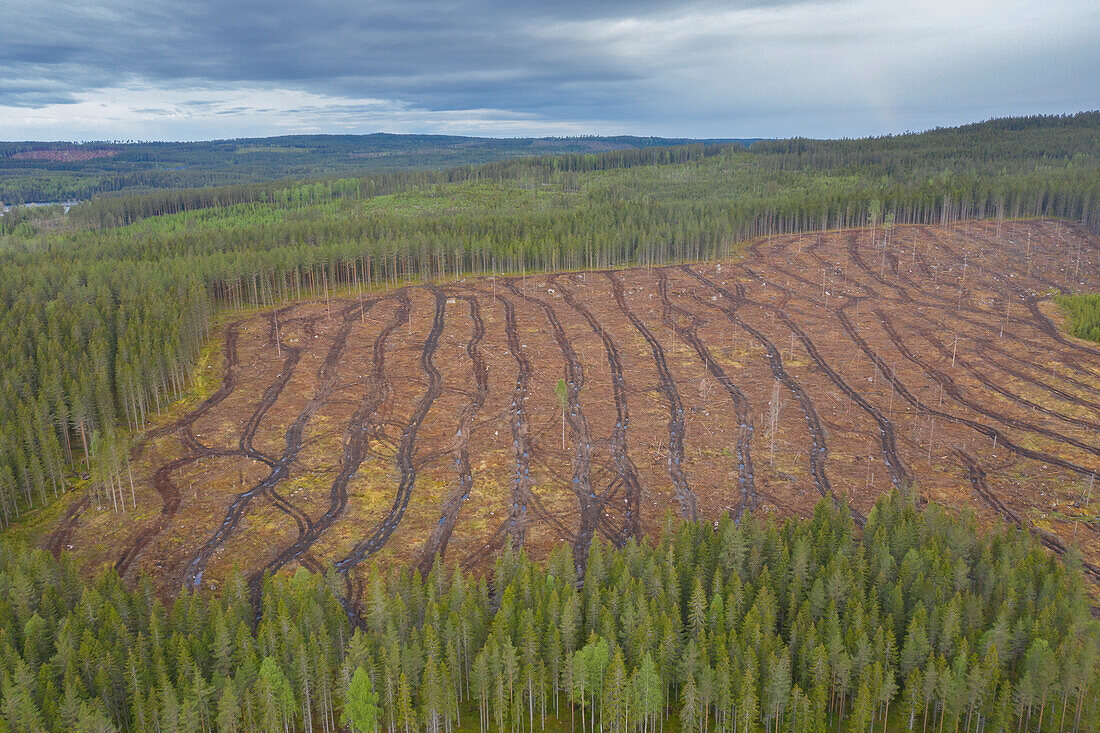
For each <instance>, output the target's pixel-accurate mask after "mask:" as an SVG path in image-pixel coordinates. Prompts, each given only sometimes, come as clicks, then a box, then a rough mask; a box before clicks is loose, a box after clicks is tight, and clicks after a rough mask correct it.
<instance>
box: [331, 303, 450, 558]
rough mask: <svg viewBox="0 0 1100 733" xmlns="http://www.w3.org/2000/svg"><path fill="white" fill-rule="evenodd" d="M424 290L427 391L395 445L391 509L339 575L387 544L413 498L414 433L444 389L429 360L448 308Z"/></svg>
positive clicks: (423, 365) (423, 362)
mask: <svg viewBox="0 0 1100 733" xmlns="http://www.w3.org/2000/svg"><path fill="white" fill-rule="evenodd" d="M426 287H427V289H428V290H430V291H431V293H432V295H433V296H434V297H435V316H434V319H433V321H432V329H431V331H429V332H428V337H427V339H425V341H424V347H423V349H422V350H421V353H420V368H421V369H422V370H423V371H424V373H425V374H426V375H427V377H428V388H427V390H426V391H425V393H424V395H423V397H421V398H420V402H419V403H417V406H416V409H415V410H414V411H413V414H412V417H411V418H410V419H409V422H408V423H407V424H406V425H405V428H404V430H403V431H402V432H401V442H400V444H399V445H398V448H397V455H396V457H395V459H394V462H395V463H396V464H397V470H398V472H399V474H400V478H399V480H398V483H397V493H396V495H395V496H394V499H393V506H391V507H390V511H389V513H388V514H387V515H386V517H385V518H384V519H382V521H381V522H379V523H378V524H377V525H376V526H375V528H374V530H373V531H372V532H371V533H370V534H369V535H368V536H367V537H365V538H363V539H361V540H359V541H358V542H356V543H355V546H354V547H352V549H351V551H350V552H348V554H347V555H346V556H345V557H344V558H343V559H341V560H340V561H338V562H337V563H336V569H337V570H338V571H340V572H342V573H347V572H348V571H349V570H351V569H352V568H354V567H355V566H356V565H358V564H359V563H360V562H362V561H363V558H364V557H366V556H367V555H370V554H372V553H374V552H377V551H378V550H379V549H380V548H381V547H382V546H383V545H384V544H386V540H388V539H389V538H390V535H391V534H393V532H394V530H395V529H397V525H398V524H400V523H401V518H402V517H403V516H404V515H405V509H406V507H408V505H409V499H410V498H411V496H412V490H413V485H414V484H415V483H416V467H415V466H414V465H413V453H414V451H415V449H416V434H417V431H419V430H420V425H421V424H422V423H423V422H424V418H425V417H427V415H428V411H429V410H431V409H432V403H433V402H435V399H436V398H437V397H438V396H439V393H440V392H441V391H442V389H443V387H442V385H443V376H442V375H441V374H440V373H439V369H437V368H436V366H435V363H434V362H433V361H432V357H433V356H434V355H435V350H436V348H437V347H438V346H439V336H440V334H442V333H443V316H444V314H445V312H446V309H447V297H446V296H445V295H444V294H443V291H442V290H440V289H439V288H438V287H436V286H434V285H428V286H426Z"/></svg>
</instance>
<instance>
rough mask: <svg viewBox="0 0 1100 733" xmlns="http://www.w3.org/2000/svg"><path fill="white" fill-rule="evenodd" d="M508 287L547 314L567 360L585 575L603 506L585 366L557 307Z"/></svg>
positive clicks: (576, 554) (576, 541)
mask: <svg viewBox="0 0 1100 733" xmlns="http://www.w3.org/2000/svg"><path fill="white" fill-rule="evenodd" d="M504 287H506V288H507V289H508V290H509V291H510V292H511V293H512V294H513V295H515V296H516V297H517V298H520V299H521V300H524V301H527V302H529V303H531V304H533V305H535V306H537V307H538V308H540V309H541V310H542V312H543V314H544V315H545V316H546V321H547V323H549V324H550V329H551V331H552V332H553V334H554V341H555V342H556V343H557V345H558V349H559V350H560V351H561V355H562V358H563V359H564V360H565V385H566V423H567V424H568V425H569V432H570V435H571V436H572V438H573V475H572V477H571V479H572V480H571V488H572V490H573V493H574V494H575V495H576V497H577V502H578V504H579V505H580V528H579V529H578V530H577V532H576V535H575V536H574V538H573V560H574V562H575V563H576V565H577V573H578V575H581V576H583V574H584V571H585V568H586V567H587V566H588V548H589V546H590V545H591V544H592V536H593V534H594V533H595V531H596V525H597V522H598V516H599V512H600V510H601V508H602V507H601V506H600V505H599V503H598V501H597V497H596V493H595V492H594V491H593V490H592V479H591V474H590V470H591V457H592V438H591V435H590V434H589V432H588V421H587V420H586V419H585V417H584V410H583V409H582V408H581V404H580V398H579V393H580V390H581V388H582V387H583V386H584V368H583V367H582V366H581V362H580V359H578V358H577V352H576V351H575V350H574V349H573V344H572V343H571V342H570V341H569V337H568V336H567V335H566V333H565V329H564V328H562V325H561V321H560V320H558V315H557V313H556V312H555V311H554V308H553V306H551V305H550V304H549V303H546V302H544V301H543V300H541V299H539V298H536V297H534V296H531V295H528V294H527V293H525V292H524V291H523V290H522V289H520V288H519V287H517V286H516V284H515V281H514V279H508V280H505V281H504Z"/></svg>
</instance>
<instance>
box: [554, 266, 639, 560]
mask: <svg viewBox="0 0 1100 733" xmlns="http://www.w3.org/2000/svg"><path fill="white" fill-rule="evenodd" d="M549 280H550V282H552V283H553V284H554V285H556V286H557V288H558V289H559V290H560V291H561V294H562V298H563V299H564V300H565V302H566V303H568V304H569V306H570V307H571V308H573V310H575V311H576V312H577V313H579V314H580V315H581V317H582V318H584V320H585V321H586V322H587V323H588V326H589V328H591V329H592V331H593V333H595V334H596V335H597V336H599V337H600V341H602V342H603V348H604V354H605V356H606V357H607V367H608V369H609V370H610V372H611V394H612V399H613V400H614V402H615V428H614V429H613V430H612V431H611V440H610V449H611V460H612V464H613V465H614V467H615V473H616V474H617V475H618V478H619V481H620V482H622V484H623V487H624V491H625V494H626V517H625V520H624V522H623V526H622V529H620V530H617V531H615V532H613V535H618V541H617V543H616V544H620V545H621V544H622V543H624V542H625V541H626V540H627V539H628V538H630V537H637V536H639V534H640V533H641V503H642V486H641V482H640V481H639V479H638V469H637V467H635V465H634V461H632V460H631V459H630V454H629V452H628V450H627V443H626V433H627V430H628V428H629V426H630V409H629V407H628V405H627V400H626V379H625V378H624V377H623V363H622V358H621V357H620V355H619V346H618V344H616V343H615V340H614V339H613V338H612V337H611V334H609V333H608V332H607V330H606V329H604V327H603V326H601V325H600V323H599V321H597V320H596V318H595V316H593V315H592V312H591V311H590V310H588V308H587V307H586V306H585V305H584V304H582V303H580V302H579V301H578V300H577V299H576V297H574V295H573V293H572V292H571V291H570V290H569V289H568V288H567V287H566V286H564V285H562V283H561V278H560V277H559V276H558V275H552V276H551V277H550V278H549ZM609 492H610V489H609V490H608V492H604V493H605V496H603V497H601V499H602V501H601V502H600V504H601V506H606V505H607V502H608V501H609V499H610V495H609Z"/></svg>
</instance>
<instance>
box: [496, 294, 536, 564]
mask: <svg viewBox="0 0 1100 733" xmlns="http://www.w3.org/2000/svg"><path fill="white" fill-rule="evenodd" d="M494 297H495V298H496V300H497V301H499V302H500V304H501V305H502V306H504V333H505V337H506V339H507V342H508V351H509V353H510V354H511V355H512V358H513V359H514V360H515V362H516V385H515V387H514V388H513V390H512V404H511V405H510V406H509V408H508V416H509V420H508V422H509V424H510V425H511V428H512V453H513V455H514V457H515V463H516V468H515V473H514V474H513V475H512V509H511V512H510V514H509V517H508V522H507V524H506V525H505V527H506V530H507V532H508V534H509V535H510V536H511V538H512V544H513V545H515V546H516V547H522V546H523V543H524V542H525V541H526V540H527V505H528V503H529V502H530V499H531V446H530V442H529V441H530V439H529V436H530V426H529V424H528V421H527V408H526V406H525V400H526V399H527V391H528V388H529V386H530V383H531V360H530V359H528V358H527V355H526V354H525V353H523V348H522V345H521V344H520V342H519V324H518V322H517V320H516V306H515V304H514V303H512V301H510V300H508V299H507V298H505V297H504V296H503V295H499V294H496V293H494Z"/></svg>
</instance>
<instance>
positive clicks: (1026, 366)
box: [51, 221, 1100, 593]
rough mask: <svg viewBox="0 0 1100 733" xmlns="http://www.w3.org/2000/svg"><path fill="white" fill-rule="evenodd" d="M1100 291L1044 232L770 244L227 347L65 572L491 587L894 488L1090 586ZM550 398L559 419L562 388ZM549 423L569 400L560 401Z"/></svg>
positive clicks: (1081, 254)
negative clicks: (560, 549)
mask: <svg viewBox="0 0 1100 733" xmlns="http://www.w3.org/2000/svg"><path fill="white" fill-rule="evenodd" d="M1054 289H1064V290H1071V291H1076V290H1089V291H1098V290H1100V242H1098V240H1097V239H1096V238H1095V237H1093V236H1090V235H1089V234H1088V233H1087V232H1086V231H1084V230H1082V229H1080V228H1076V227H1074V226H1071V225H1067V224H1064V223H1058V222H1038V221H1033V222H1002V223H997V222H985V223H969V224H958V225H954V226H951V227H949V228H932V227H898V228H896V229H894V230H892V231H889V232H884V231H883V230H882V229H881V228H880V229H878V230H876V231H875V232H874V239H873V240H872V232H871V231H870V230H849V231H841V232H834V233H826V234H820V235H818V234H813V235H802V236H785V237H776V238H773V239H770V240H761V241H757V242H754V243H752V244H751V245H750V246H749V247H748V249H747V251H746V252H745V253H744V255H743V256H741V257H739V258H737V259H735V260H732V261H722V262H708V263H696V264H692V265H688V266H670V267H666V268H635V269H627V270H619V271H615V272H586V273H562V274H558V275H537V276H529V277H527V278H505V277H496V278H492V277H486V278H477V279H474V278H468V279H465V280H462V281H459V282H449V283H442V284H439V285H425V286H417V287H408V288H404V289H400V290H396V291H389V292H382V293H374V294H371V295H367V296H363V297H359V296H353V297H350V298H346V299H343V300H339V301H337V300H335V299H333V300H332V301H330V302H325V301H320V302H306V303H300V304H295V305H290V306H287V307H283V308H280V309H279V310H278V311H277V312H274V311H268V312H264V313H260V314H254V315H249V316H247V317H241V318H239V319H237V320H233V321H231V322H230V323H229V325H228V326H227V327H226V328H225V329H224V330H223V331H222V332H221V334H220V338H221V339H222V342H223V343H222V354H221V356H220V367H219V368H220V369H221V382H220V385H219V386H218V388H217V389H216V391H214V392H213V393H212V394H211V395H209V396H208V397H207V399H206V400H205V401H204V402H202V403H201V404H199V405H197V406H196V407H194V409H192V410H191V411H189V412H187V413H186V414H184V415H183V416H182V417H180V418H179V419H177V420H175V421H174V422H170V423H166V424H163V425H161V426H160V427H158V428H156V429H154V430H152V431H150V433H149V434H148V435H147V436H146V437H145V438H144V439H143V440H142V441H141V442H140V443H139V444H138V445H137V446H136V447H135V449H134V451H133V454H132V455H133V459H134V469H135V473H134V479H135V481H136V482H137V497H138V501H137V509H136V510H134V511H130V512H129V513H127V514H126V515H120V514H114V513H112V512H111V510H110V507H105V508H98V507H96V506H94V505H92V503H90V502H83V503H80V504H74V508H73V509H72V510H70V511H69V512H67V513H66V514H65V515H64V518H63V519H62V520H61V524H60V525H59V527H58V529H57V530H56V531H55V534H54V537H53V538H52V540H51V546H52V547H55V548H58V547H62V546H71V547H72V548H73V551H74V552H75V553H77V555H78V556H81V557H82V558H83V559H85V560H88V561H89V562H90V565H92V566H96V565H102V564H104V563H106V562H110V563H113V564H114V565H115V566H116V567H117V568H118V570H119V571H120V572H121V573H123V574H124V575H127V576H133V575H134V574H136V573H137V572H138V571H139V570H145V571H147V572H150V573H151V574H152V575H153V576H154V577H155V578H156V580H157V582H158V584H159V585H160V587H161V589H162V590H163V591H165V592H166V593H171V592H173V591H174V590H175V589H178V588H179V587H180V586H181V585H183V586H199V585H205V586H214V587H216V586H218V585H219V584H220V583H221V582H222V581H223V580H224V579H225V578H226V576H227V575H228V574H229V573H230V572H231V570H232V568H233V567H234V566H236V567H239V568H240V569H241V570H242V571H244V572H245V573H246V575H247V576H248V577H250V579H251V580H252V581H253V582H254V583H258V580H259V578H260V577H262V573H263V572H264V571H265V570H269V571H272V572H276V571H278V570H280V569H284V568H293V567H294V566H297V565H303V566H306V567H309V568H313V569H320V568H323V567H325V566H326V565H328V564H334V565H335V567H336V569H337V570H338V571H339V572H341V573H344V574H346V575H347V577H349V578H351V579H352V582H353V584H354V578H355V577H356V573H357V572H358V570H357V569H358V568H361V567H362V566H363V565H364V564H369V563H371V562H395V561H399V562H413V563H416V564H418V565H419V566H420V567H422V568H425V569H426V568H428V567H430V565H431V562H432V558H433V557H434V556H435V555H436V554H437V553H442V554H443V555H444V557H445V558H446V560H447V561H448V562H458V563H461V564H463V565H464V566H467V567H471V566H479V565H484V564H486V563H487V562H488V561H489V560H491V558H492V557H493V556H494V555H495V553H497V552H498V551H499V550H500V549H501V548H502V547H504V545H505V544H506V543H514V544H517V545H519V544H522V545H523V546H525V547H526V548H527V550H528V551H529V552H530V553H531V554H532V555H534V556H536V557H542V556H545V555H546V554H548V553H549V551H550V550H551V549H552V548H553V546H555V545H556V544H558V543H566V544H568V545H570V546H571V547H572V548H573V549H574V551H575V554H576V557H577V558H578V561H579V563H581V564H582V565H583V562H584V557H585V553H586V548H587V546H588V544H589V541H590V540H591V538H592V537H593V536H594V535H599V536H601V537H604V538H606V539H607V540H609V541H611V542H614V543H622V542H624V541H626V540H627V539H628V538H630V537H633V536H640V535H646V534H649V535H652V534H654V533H656V532H657V531H658V529H659V528H660V526H661V525H662V523H663V521H664V519H665V517H666V515H667V514H668V513H669V512H671V513H672V514H675V515H678V516H683V517H689V518H695V517H699V518H714V517H718V516H719V515H721V514H722V513H723V512H729V513H730V514H731V515H732V516H735V517H739V516H741V515H742V514H743V513H744V512H748V511H752V512H754V513H762V512H767V513H775V514H778V515H781V516H788V515H795V514H798V515H806V514H808V513H810V512H811V511H812V509H813V507H814V505H815V504H816V503H817V502H818V501H819V500H821V499H822V497H826V498H827V499H829V500H831V501H837V502H841V501H847V502H848V503H849V505H850V510H851V512H852V514H853V516H854V517H855V519H856V521H857V522H858V521H862V519H863V517H864V516H865V515H866V514H867V512H868V511H869V510H870V508H871V506H872V505H873V503H874V501H875V498H876V497H877V496H879V495H880V494H881V493H883V492H884V491H887V490H889V489H890V488H891V487H894V486H907V487H911V490H913V491H915V492H917V493H918V495H919V496H920V497H921V498H922V499H930V500H935V501H939V502H942V503H945V504H948V505H950V506H954V507H959V508H965V509H970V510H974V511H976V512H977V513H978V514H979V515H980V516H981V517H983V518H985V519H986V520H987V521H988V522H990V523H994V522H998V521H1005V522H1010V523H1012V524H1014V525H1018V526H1020V527H1022V528H1024V529H1026V530H1028V531H1031V532H1033V533H1035V534H1036V535H1038V536H1039V537H1040V539H1041V540H1042V542H1043V543H1044V544H1045V545H1046V546H1047V547H1049V548H1051V549H1052V550H1053V551H1055V552H1064V551H1065V550H1066V548H1067V547H1069V546H1070V545H1077V546H1079V547H1080V549H1081V552H1082V554H1083V556H1084V558H1085V568H1086V572H1087V573H1088V574H1089V576H1090V578H1091V579H1092V580H1093V581H1094V582H1100V567H1098V565H1100V537H1098V532H1100V517H1098V513H1097V506H1098V505H1100V487H1097V489H1096V491H1095V495H1094V496H1093V497H1092V499H1091V502H1090V503H1089V504H1088V505H1087V506H1086V497H1087V496H1088V492H1089V490H1090V483H1091V482H1092V481H1093V480H1094V479H1093V477H1094V476H1095V475H1096V474H1097V473H1100V347H1098V346H1097V345H1095V344H1088V343H1086V342H1083V341H1078V340H1076V339H1073V338H1072V337H1069V336H1067V335H1065V334H1064V333H1063V332H1062V331H1061V330H1060V328H1059V326H1058V325H1057V324H1058V321H1059V319H1058V315H1057V312H1056V309H1055V308H1054V307H1053V305H1052V303H1051V301H1050V298H1049V293H1050V292H1051V291H1052V290H1054ZM559 380H562V381H563V382H564V385H565V390H564V393H559V391H558V390H557V389H556V388H557V386H558V382H559ZM560 397H564V400H561V399H560Z"/></svg>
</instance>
